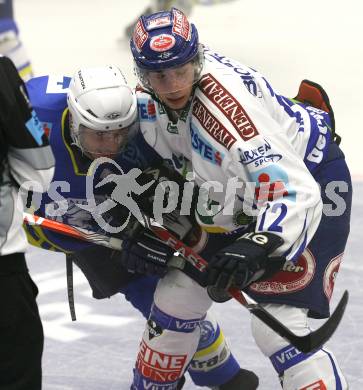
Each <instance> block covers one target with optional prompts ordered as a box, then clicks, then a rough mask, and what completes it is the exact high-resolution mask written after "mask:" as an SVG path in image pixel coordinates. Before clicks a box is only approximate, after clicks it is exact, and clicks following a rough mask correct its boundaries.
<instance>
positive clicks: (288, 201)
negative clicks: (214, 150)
mask: <svg viewBox="0 0 363 390" xmlns="http://www.w3.org/2000/svg"><path fill="white" fill-rule="evenodd" d="M222 80H223V79H222ZM250 85H251V84H250ZM255 86H256V94H253V93H251V92H250V91H249V89H248V88H244V86H243V85H241V84H240V83H233V79H232V81H231V80H228V79H227V80H226V81H225V80H223V81H222V82H220V81H219V80H217V79H216V78H215V77H214V76H213V75H211V74H207V75H205V76H204V77H203V79H202V81H201V87H200V88H201V91H202V92H203V93H202V94H200V96H201V102H200V103H201V104H204V105H205V107H207V108H208V109H209V111H210V112H213V114H214V115H215V119H216V120H217V121H218V123H219V125H220V126H221V128H223V132H222V131H219V132H218V133H216V132H214V137H212V138H214V140H216V139H217V141H218V142H219V143H220V144H221V145H222V146H223V147H224V148H222V149H221V150H223V153H224V154H228V158H226V159H225V161H224V163H223V164H222V167H223V169H224V171H225V172H226V176H227V177H230V178H238V179H239V181H240V182H241V183H243V186H241V188H239V189H238V190H237V191H236V197H232V196H226V204H225V205H224V208H225V210H232V209H233V208H234V207H235V205H232V204H228V202H229V203H235V202H236V198H237V199H238V200H239V201H240V206H239V207H241V208H242V209H243V211H245V214H247V215H253V216H254V217H255V222H256V225H255V226H256V227H255V230H256V231H258V232H271V233H274V234H277V235H279V236H281V237H282V238H283V240H284V244H283V245H282V246H281V247H280V248H279V249H278V250H277V253H276V254H278V255H285V256H286V258H287V259H288V260H294V259H296V258H297V257H298V256H299V254H300V253H301V252H302V251H303V250H304V249H305V247H306V245H307V244H308V243H309V241H310V240H311V238H312V236H313V235H314V233H315V231H316V229H317V227H318V225H319V222H320V219H321V214H322V201H321V196H320V190H319V186H318V185H317V183H316V182H315V180H314V178H313V176H312V175H311V173H310V172H309V170H308V169H307V167H306V165H305V164H304V161H303V159H302V158H301V156H299V155H298V153H297V152H296V150H295V149H294V148H293V146H292V144H291V143H290V142H289V139H288V137H287V136H286V133H285V132H284V129H283V128H281V126H280V124H279V122H278V120H277V119H276V118H277V117H278V115H279V113H278V112H275V113H274V112H273V109H272V107H273V105H274V103H273V102H272V101H270V99H272V94H271V92H270V90H269V89H268V86H267V84H266V83H264V81H263V79H262V78H261V79H260V80H257V79H256V81H255ZM222 134H223V137H222ZM210 135H211V133H210V132H209V133H207V132H205V133H204V136H205V137H208V136H209V137H210ZM209 139H210V138H209ZM226 149H228V150H229V152H228V153H226V152H227V150H226Z"/></svg>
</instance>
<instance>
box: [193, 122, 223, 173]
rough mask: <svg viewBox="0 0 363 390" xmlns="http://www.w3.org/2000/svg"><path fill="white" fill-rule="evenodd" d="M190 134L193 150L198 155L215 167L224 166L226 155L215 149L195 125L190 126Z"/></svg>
mask: <svg viewBox="0 0 363 390" xmlns="http://www.w3.org/2000/svg"><path fill="white" fill-rule="evenodd" d="M190 134H191V137H192V148H193V150H195V152H196V153H198V154H199V155H200V156H201V157H202V159H203V160H206V161H209V162H211V163H212V164H215V165H219V166H220V165H222V160H223V158H224V154H222V153H221V152H220V151H219V150H217V149H216V148H214V147H213V146H212V145H211V144H210V143H209V142H208V141H207V140H206V139H205V138H204V137H202V136H201V134H200V133H199V132H198V130H197V128H196V127H195V126H193V125H191V126H190Z"/></svg>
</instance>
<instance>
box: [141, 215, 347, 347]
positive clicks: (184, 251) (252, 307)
mask: <svg viewBox="0 0 363 390" xmlns="http://www.w3.org/2000/svg"><path fill="white" fill-rule="evenodd" d="M144 222H145V226H146V227H147V228H148V229H150V230H151V231H152V232H153V233H154V234H155V235H156V236H157V237H159V238H160V239H161V240H163V241H164V242H165V243H166V244H167V245H168V246H169V247H171V248H173V249H174V250H176V251H177V252H179V253H180V254H181V255H182V256H183V257H184V258H185V259H186V260H187V261H188V262H190V263H192V264H193V265H194V266H195V267H196V268H198V269H199V270H200V271H204V270H205V268H206V266H207V264H208V263H207V262H206V261H205V260H204V259H203V258H202V257H201V256H199V255H198V254H197V253H195V252H194V251H193V249H191V248H190V247H188V246H187V245H185V244H184V243H183V242H182V241H180V240H178V239H177V238H176V237H175V236H174V235H173V234H172V233H170V232H169V231H168V230H167V229H166V228H165V227H163V226H161V225H159V224H156V223H155V221H153V220H152V219H151V218H149V217H148V216H147V215H145V214H144ZM228 293H229V294H230V295H231V296H232V297H233V298H234V299H236V300H237V301H238V302H239V303H240V304H241V305H243V306H244V307H245V308H246V309H247V310H248V311H249V312H250V313H252V314H254V315H255V316H256V317H257V318H259V319H260V320H261V321H262V322H263V323H264V324H265V325H267V326H268V327H269V328H271V329H272V330H273V331H275V332H276V333H277V334H278V335H279V336H281V337H283V338H284V339H285V340H287V341H288V342H289V343H291V344H292V345H293V346H294V347H296V348H297V349H298V350H300V351H301V352H304V353H309V352H311V351H314V350H315V349H318V348H320V347H321V346H322V345H323V344H325V343H326V342H327V341H328V340H329V339H330V337H331V336H332V335H333V333H334V332H335V330H336V329H337V327H338V325H339V323H340V321H341V319H342V317H343V314H344V311H345V308H346V305H347V303H348V298H349V294H348V291H347V290H345V291H344V293H343V296H342V298H341V299H340V301H339V303H338V305H337V307H336V309H335V310H334V312H333V313H332V315H331V316H330V317H329V319H328V320H327V321H326V322H325V323H324V324H323V325H322V326H321V327H320V328H318V329H316V330H315V331H312V332H311V333H309V334H307V335H305V336H298V335H296V334H295V333H293V332H291V330H289V329H288V328H287V327H286V326H285V325H284V324H282V323H281V322H280V321H279V320H278V319H277V318H275V317H274V316H273V315H271V314H270V313H269V312H268V311H267V310H265V309H264V308H263V307H262V306H261V305H260V304H259V303H257V302H254V301H253V300H252V299H251V298H249V301H251V302H247V299H246V298H245V296H244V293H243V292H242V291H240V290H238V289H237V288H230V289H229V290H228Z"/></svg>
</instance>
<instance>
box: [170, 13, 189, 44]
mask: <svg viewBox="0 0 363 390" xmlns="http://www.w3.org/2000/svg"><path fill="white" fill-rule="evenodd" d="M173 22H174V24H173V33H174V34H177V35H180V36H181V37H183V38H184V39H185V40H186V41H189V40H190V35H191V30H192V29H191V26H190V24H189V22H188V19H187V18H186V16H185V15H184V14H183V12H181V11H179V10H177V9H174V10H173Z"/></svg>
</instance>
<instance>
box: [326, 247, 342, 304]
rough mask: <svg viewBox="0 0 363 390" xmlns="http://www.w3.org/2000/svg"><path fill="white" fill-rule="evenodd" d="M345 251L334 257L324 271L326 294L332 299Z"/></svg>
mask: <svg viewBox="0 0 363 390" xmlns="http://www.w3.org/2000/svg"><path fill="white" fill-rule="evenodd" d="M343 255H344V253H341V254H340V255H338V256H336V257H334V259H332V260H331V261H330V263H329V264H328V266H327V267H326V269H325V272H324V279H323V284H324V294H325V295H326V296H327V298H328V299H329V301H330V299H331V296H332V294H333V290H334V285H335V280H336V277H337V274H338V271H339V267H340V264H341V262H342V259H343Z"/></svg>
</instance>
